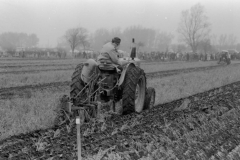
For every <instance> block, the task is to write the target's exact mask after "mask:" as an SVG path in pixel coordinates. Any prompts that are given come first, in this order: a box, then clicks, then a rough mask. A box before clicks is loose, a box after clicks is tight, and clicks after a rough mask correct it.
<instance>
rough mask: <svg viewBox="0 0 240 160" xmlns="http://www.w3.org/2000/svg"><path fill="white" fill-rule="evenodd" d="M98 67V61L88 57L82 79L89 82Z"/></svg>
mask: <svg viewBox="0 0 240 160" xmlns="http://www.w3.org/2000/svg"><path fill="white" fill-rule="evenodd" d="M96 68H97V62H96V61H95V60H94V59H88V60H87V61H86V62H85V63H84V66H83V68H82V73H81V79H82V80H83V82H85V83H88V82H89V81H90V79H91V77H92V76H93V74H95V71H96Z"/></svg>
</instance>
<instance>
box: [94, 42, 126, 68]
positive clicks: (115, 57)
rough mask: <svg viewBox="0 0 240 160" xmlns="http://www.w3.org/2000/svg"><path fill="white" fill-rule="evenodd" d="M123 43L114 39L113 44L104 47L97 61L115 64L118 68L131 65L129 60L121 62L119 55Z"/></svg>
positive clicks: (109, 43)
mask: <svg viewBox="0 0 240 160" xmlns="http://www.w3.org/2000/svg"><path fill="white" fill-rule="evenodd" d="M120 43H121V39H120V38H118V37H114V38H113V39H112V42H108V43H106V44H105V45H103V47H102V49H101V51H100V55H99V56H98V58H97V61H98V62H100V63H107V64H113V65H116V66H119V65H120V66H124V65H126V64H128V63H129V61H128V60H120V59H119V53H118V51H117V50H118V48H119V45H120Z"/></svg>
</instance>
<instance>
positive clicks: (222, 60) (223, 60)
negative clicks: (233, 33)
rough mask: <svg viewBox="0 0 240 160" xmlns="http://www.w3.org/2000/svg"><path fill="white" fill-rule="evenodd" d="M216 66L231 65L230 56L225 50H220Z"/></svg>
mask: <svg viewBox="0 0 240 160" xmlns="http://www.w3.org/2000/svg"><path fill="white" fill-rule="evenodd" d="M217 63H218V64H227V65H229V64H231V55H230V53H229V52H228V51H227V50H222V51H221V52H220V55H219V60H218V62H217Z"/></svg>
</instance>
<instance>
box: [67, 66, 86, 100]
mask: <svg viewBox="0 0 240 160" xmlns="http://www.w3.org/2000/svg"><path fill="white" fill-rule="evenodd" d="M83 66H84V64H79V65H77V67H76V68H75V71H74V72H73V74H72V77H71V78H72V82H71V85H70V89H71V90H70V98H71V99H72V100H73V105H77V104H78V103H79V102H81V100H84V99H86V98H87V97H86V94H85V93H84V92H83V94H81V97H80V95H78V94H79V92H80V91H81V90H82V89H83V88H84V86H85V85H84V82H83V81H82V79H81V72H82V69H83Z"/></svg>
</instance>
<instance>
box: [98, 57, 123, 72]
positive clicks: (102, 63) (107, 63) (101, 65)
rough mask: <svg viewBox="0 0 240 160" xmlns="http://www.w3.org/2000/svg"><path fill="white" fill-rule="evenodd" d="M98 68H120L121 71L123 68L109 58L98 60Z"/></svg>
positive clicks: (108, 69)
mask: <svg viewBox="0 0 240 160" xmlns="http://www.w3.org/2000/svg"><path fill="white" fill-rule="evenodd" d="M98 68H99V69H100V70H105V71H106V70H107V71H115V70H117V71H118V70H120V71H122V70H123V68H122V67H121V66H116V65H114V64H113V63H112V62H111V61H110V60H105V59H103V60H99V64H98Z"/></svg>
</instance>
